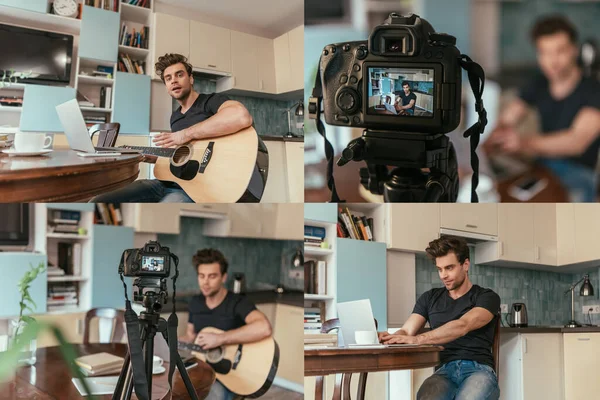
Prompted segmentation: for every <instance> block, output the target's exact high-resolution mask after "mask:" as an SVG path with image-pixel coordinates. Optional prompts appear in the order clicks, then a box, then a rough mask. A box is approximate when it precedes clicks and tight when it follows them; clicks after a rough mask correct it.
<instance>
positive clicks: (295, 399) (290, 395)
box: [260, 385, 304, 400]
mask: <svg viewBox="0 0 600 400" xmlns="http://www.w3.org/2000/svg"><path fill="white" fill-rule="evenodd" d="M260 399H261V400H275V399H277V400H280V399H285V400H304V394H302V393H298V392H293V391H291V390H286V389H283V388H281V387H279V386H275V385H273V386H271V388H270V389H269V390H268V391H267V393H265V395H264V396H262V397H260Z"/></svg>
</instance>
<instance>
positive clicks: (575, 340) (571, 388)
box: [563, 333, 600, 400]
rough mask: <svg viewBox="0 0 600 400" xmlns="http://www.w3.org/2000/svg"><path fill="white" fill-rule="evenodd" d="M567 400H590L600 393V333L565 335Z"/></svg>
mask: <svg viewBox="0 0 600 400" xmlns="http://www.w3.org/2000/svg"><path fill="white" fill-rule="evenodd" d="M563 341H564V353H565V355H564V359H565V363H564V371H565V375H564V376H565V400H579V399H589V398H593V397H594V396H596V395H597V394H598V393H600V379H598V374H599V373H600V333H565V334H563Z"/></svg>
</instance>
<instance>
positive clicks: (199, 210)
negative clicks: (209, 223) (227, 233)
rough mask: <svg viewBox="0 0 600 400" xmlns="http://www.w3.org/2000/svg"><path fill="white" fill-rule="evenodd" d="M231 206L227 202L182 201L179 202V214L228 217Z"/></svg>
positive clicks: (217, 217)
mask: <svg viewBox="0 0 600 400" xmlns="http://www.w3.org/2000/svg"><path fill="white" fill-rule="evenodd" d="M231 207H232V206H231V205H229V204H226V203H212V204H201V203H181V204H179V214H180V215H182V216H187V217H199V218H201V217H206V218H216V219H219V218H226V216H227V214H228V213H229V210H230V209H231ZM234 207H235V206H234Z"/></svg>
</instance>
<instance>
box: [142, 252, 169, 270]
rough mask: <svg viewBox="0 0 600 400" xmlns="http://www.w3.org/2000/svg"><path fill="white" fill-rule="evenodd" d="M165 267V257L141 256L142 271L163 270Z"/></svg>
mask: <svg viewBox="0 0 600 400" xmlns="http://www.w3.org/2000/svg"><path fill="white" fill-rule="evenodd" d="M164 269H165V258H164V257H156V256H142V271H148V272H163V271H164Z"/></svg>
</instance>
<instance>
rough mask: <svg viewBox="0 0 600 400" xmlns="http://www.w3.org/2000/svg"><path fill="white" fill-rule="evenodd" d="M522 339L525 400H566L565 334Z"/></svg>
mask: <svg viewBox="0 0 600 400" xmlns="http://www.w3.org/2000/svg"><path fill="white" fill-rule="evenodd" d="M520 336H521V351H522V360H523V361H522V362H523V379H522V382H523V397H522V399H523V400H528V399H544V400H562V399H563V398H564V397H563V392H564V390H563V371H562V367H563V362H562V360H563V351H562V350H563V344H562V334H561V333H535V334H523V335H520ZM588 357H589V356H588ZM500 374H502V369H500Z"/></svg>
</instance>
